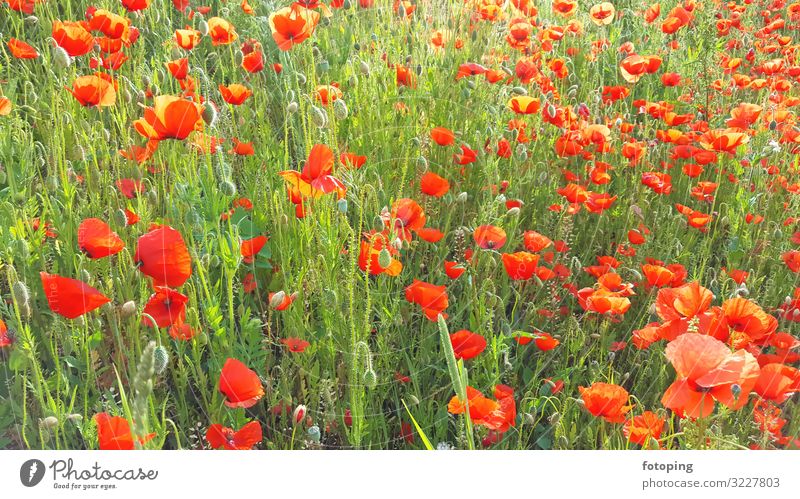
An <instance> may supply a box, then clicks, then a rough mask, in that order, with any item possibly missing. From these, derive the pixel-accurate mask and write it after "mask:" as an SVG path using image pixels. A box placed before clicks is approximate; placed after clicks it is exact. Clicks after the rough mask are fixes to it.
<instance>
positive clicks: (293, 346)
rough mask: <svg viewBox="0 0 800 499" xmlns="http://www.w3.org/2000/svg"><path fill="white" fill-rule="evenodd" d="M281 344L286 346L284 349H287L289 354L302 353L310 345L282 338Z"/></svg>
mask: <svg viewBox="0 0 800 499" xmlns="http://www.w3.org/2000/svg"><path fill="white" fill-rule="evenodd" d="M281 343H283V344H284V345H286V348H288V349H289V351H290V352H294V353H303V351H304V350H305V349H306V348H308V347H309V346H310V345H311V343H309V342H307V341H306V340H302V339H300V338H283V339H282V340H281Z"/></svg>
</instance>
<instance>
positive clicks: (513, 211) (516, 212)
mask: <svg viewBox="0 0 800 499" xmlns="http://www.w3.org/2000/svg"><path fill="white" fill-rule="evenodd" d="M519 212H520V209H519V206H514V207H513V208H511V209H510V210H508V211H507V212H506V215H508V216H510V217H516V216H518V215H519Z"/></svg>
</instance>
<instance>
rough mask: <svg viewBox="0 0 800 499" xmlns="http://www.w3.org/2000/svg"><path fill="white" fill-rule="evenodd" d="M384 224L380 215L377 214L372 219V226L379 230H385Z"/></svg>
mask: <svg viewBox="0 0 800 499" xmlns="http://www.w3.org/2000/svg"><path fill="white" fill-rule="evenodd" d="M383 226H384V223H383V219H382V218H381V217H380V215H375V218H373V219H372V228H373V229H375V230H377V231H381V230H383Z"/></svg>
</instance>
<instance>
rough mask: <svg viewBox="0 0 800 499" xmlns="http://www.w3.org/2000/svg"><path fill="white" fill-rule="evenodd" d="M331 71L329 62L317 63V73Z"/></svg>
mask: <svg viewBox="0 0 800 499" xmlns="http://www.w3.org/2000/svg"><path fill="white" fill-rule="evenodd" d="M330 69H331V65H330V63H329V62H328V61H325V60H322V61H319V62H318V63H317V72H318V73H324V72H326V71H328V70H330Z"/></svg>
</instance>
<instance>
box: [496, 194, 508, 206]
mask: <svg viewBox="0 0 800 499" xmlns="http://www.w3.org/2000/svg"><path fill="white" fill-rule="evenodd" d="M494 200H495V202H497V203H498V204H503V203H505V202H506V196H505V194H499V195H498V196H497V197H496V198H494Z"/></svg>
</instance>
